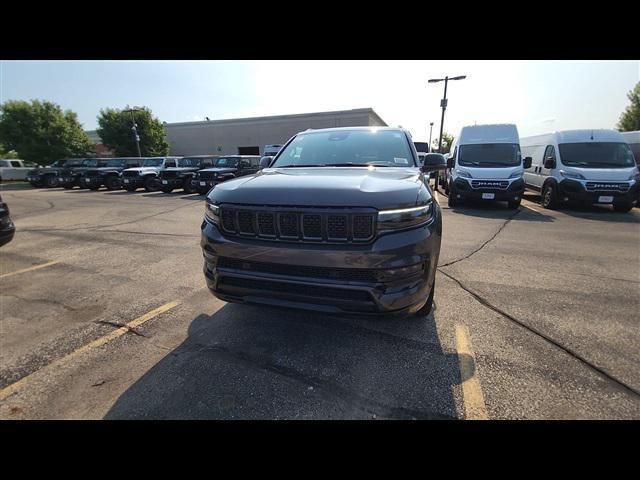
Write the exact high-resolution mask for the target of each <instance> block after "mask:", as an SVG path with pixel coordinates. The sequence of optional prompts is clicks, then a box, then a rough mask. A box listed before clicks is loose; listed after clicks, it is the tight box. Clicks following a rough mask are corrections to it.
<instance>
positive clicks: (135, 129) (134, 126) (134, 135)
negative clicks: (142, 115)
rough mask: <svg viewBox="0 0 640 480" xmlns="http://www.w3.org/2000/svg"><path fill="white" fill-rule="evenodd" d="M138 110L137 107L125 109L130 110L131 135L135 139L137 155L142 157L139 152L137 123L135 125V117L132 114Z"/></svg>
mask: <svg viewBox="0 0 640 480" xmlns="http://www.w3.org/2000/svg"><path fill="white" fill-rule="evenodd" d="M139 111H140V110H139V109H137V108H130V109H128V110H125V112H131V123H132V125H133V126H132V127H131V130H133V137H134V139H135V141H136V147H137V148H138V157H142V153H141V152H140V135H138V125H136V118H135V117H134V116H133V112H139Z"/></svg>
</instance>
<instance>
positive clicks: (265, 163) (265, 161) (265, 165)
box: [260, 156, 273, 170]
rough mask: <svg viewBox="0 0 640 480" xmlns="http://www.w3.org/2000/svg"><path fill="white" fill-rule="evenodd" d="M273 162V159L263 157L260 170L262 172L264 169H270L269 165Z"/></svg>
mask: <svg viewBox="0 0 640 480" xmlns="http://www.w3.org/2000/svg"><path fill="white" fill-rule="evenodd" d="M272 161H273V157H270V156H266V157H262V158H261V159H260V170H262V169H263V168H269V165H271V162H272Z"/></svg>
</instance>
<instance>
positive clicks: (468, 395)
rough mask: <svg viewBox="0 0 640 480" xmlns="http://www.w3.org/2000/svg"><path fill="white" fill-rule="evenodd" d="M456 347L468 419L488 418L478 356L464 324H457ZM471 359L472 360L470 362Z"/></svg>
mask: <svg viewBox="0 0 640 480" xmlns="http://www.w3.org/2000/svg"><path fill="white" fill-rule="evenodd" d="M456 349H457V350H458V358H459V361H460V376H461V377H462V379H463V381H462V397H463V401H464V412H465V417H466V419H467V420H488V419H489V415H488V413H487V406H486V404H485V403H484V395H483V394H482V388H480V380H479V377H478V369H477V362H476V357H475V355H474V354H473V348H472V346H471V338H470V336H469V329H468V328H467V327H466V326H464V325H456ZM469 359H471V362H469Z"/></svg>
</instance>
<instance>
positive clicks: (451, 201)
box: [447, 190, 458, 208]
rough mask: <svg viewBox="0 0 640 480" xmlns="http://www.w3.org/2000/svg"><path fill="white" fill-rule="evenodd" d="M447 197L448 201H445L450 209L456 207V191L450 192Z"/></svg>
mask: <svg viewBox="0 0 640 480" xmlns="http://www.w3.org/2000/svg"><path fill="white" fill-rule="evenodd" d="M447 195H449V199H448V201H447V204H448V205H449V207H450V208H454V207H457V206H458V199H457V198H456V191H455V190H450V191H449V193H447Z"/></svg>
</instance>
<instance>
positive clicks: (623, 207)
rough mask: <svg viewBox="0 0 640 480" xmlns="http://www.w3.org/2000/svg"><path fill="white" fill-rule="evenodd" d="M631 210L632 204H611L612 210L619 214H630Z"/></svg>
mask: <svg viewBox="0 0 640 480" xmlns="http://www.w3.org/2000/svg"><path fill="white" fill-rule="evenodd" d="M632 208H633V204H631V203H614V204H613V209H614V210H615V211H616V212H620V213H627V212H630V211H631V209H632Z"/></svg>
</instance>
